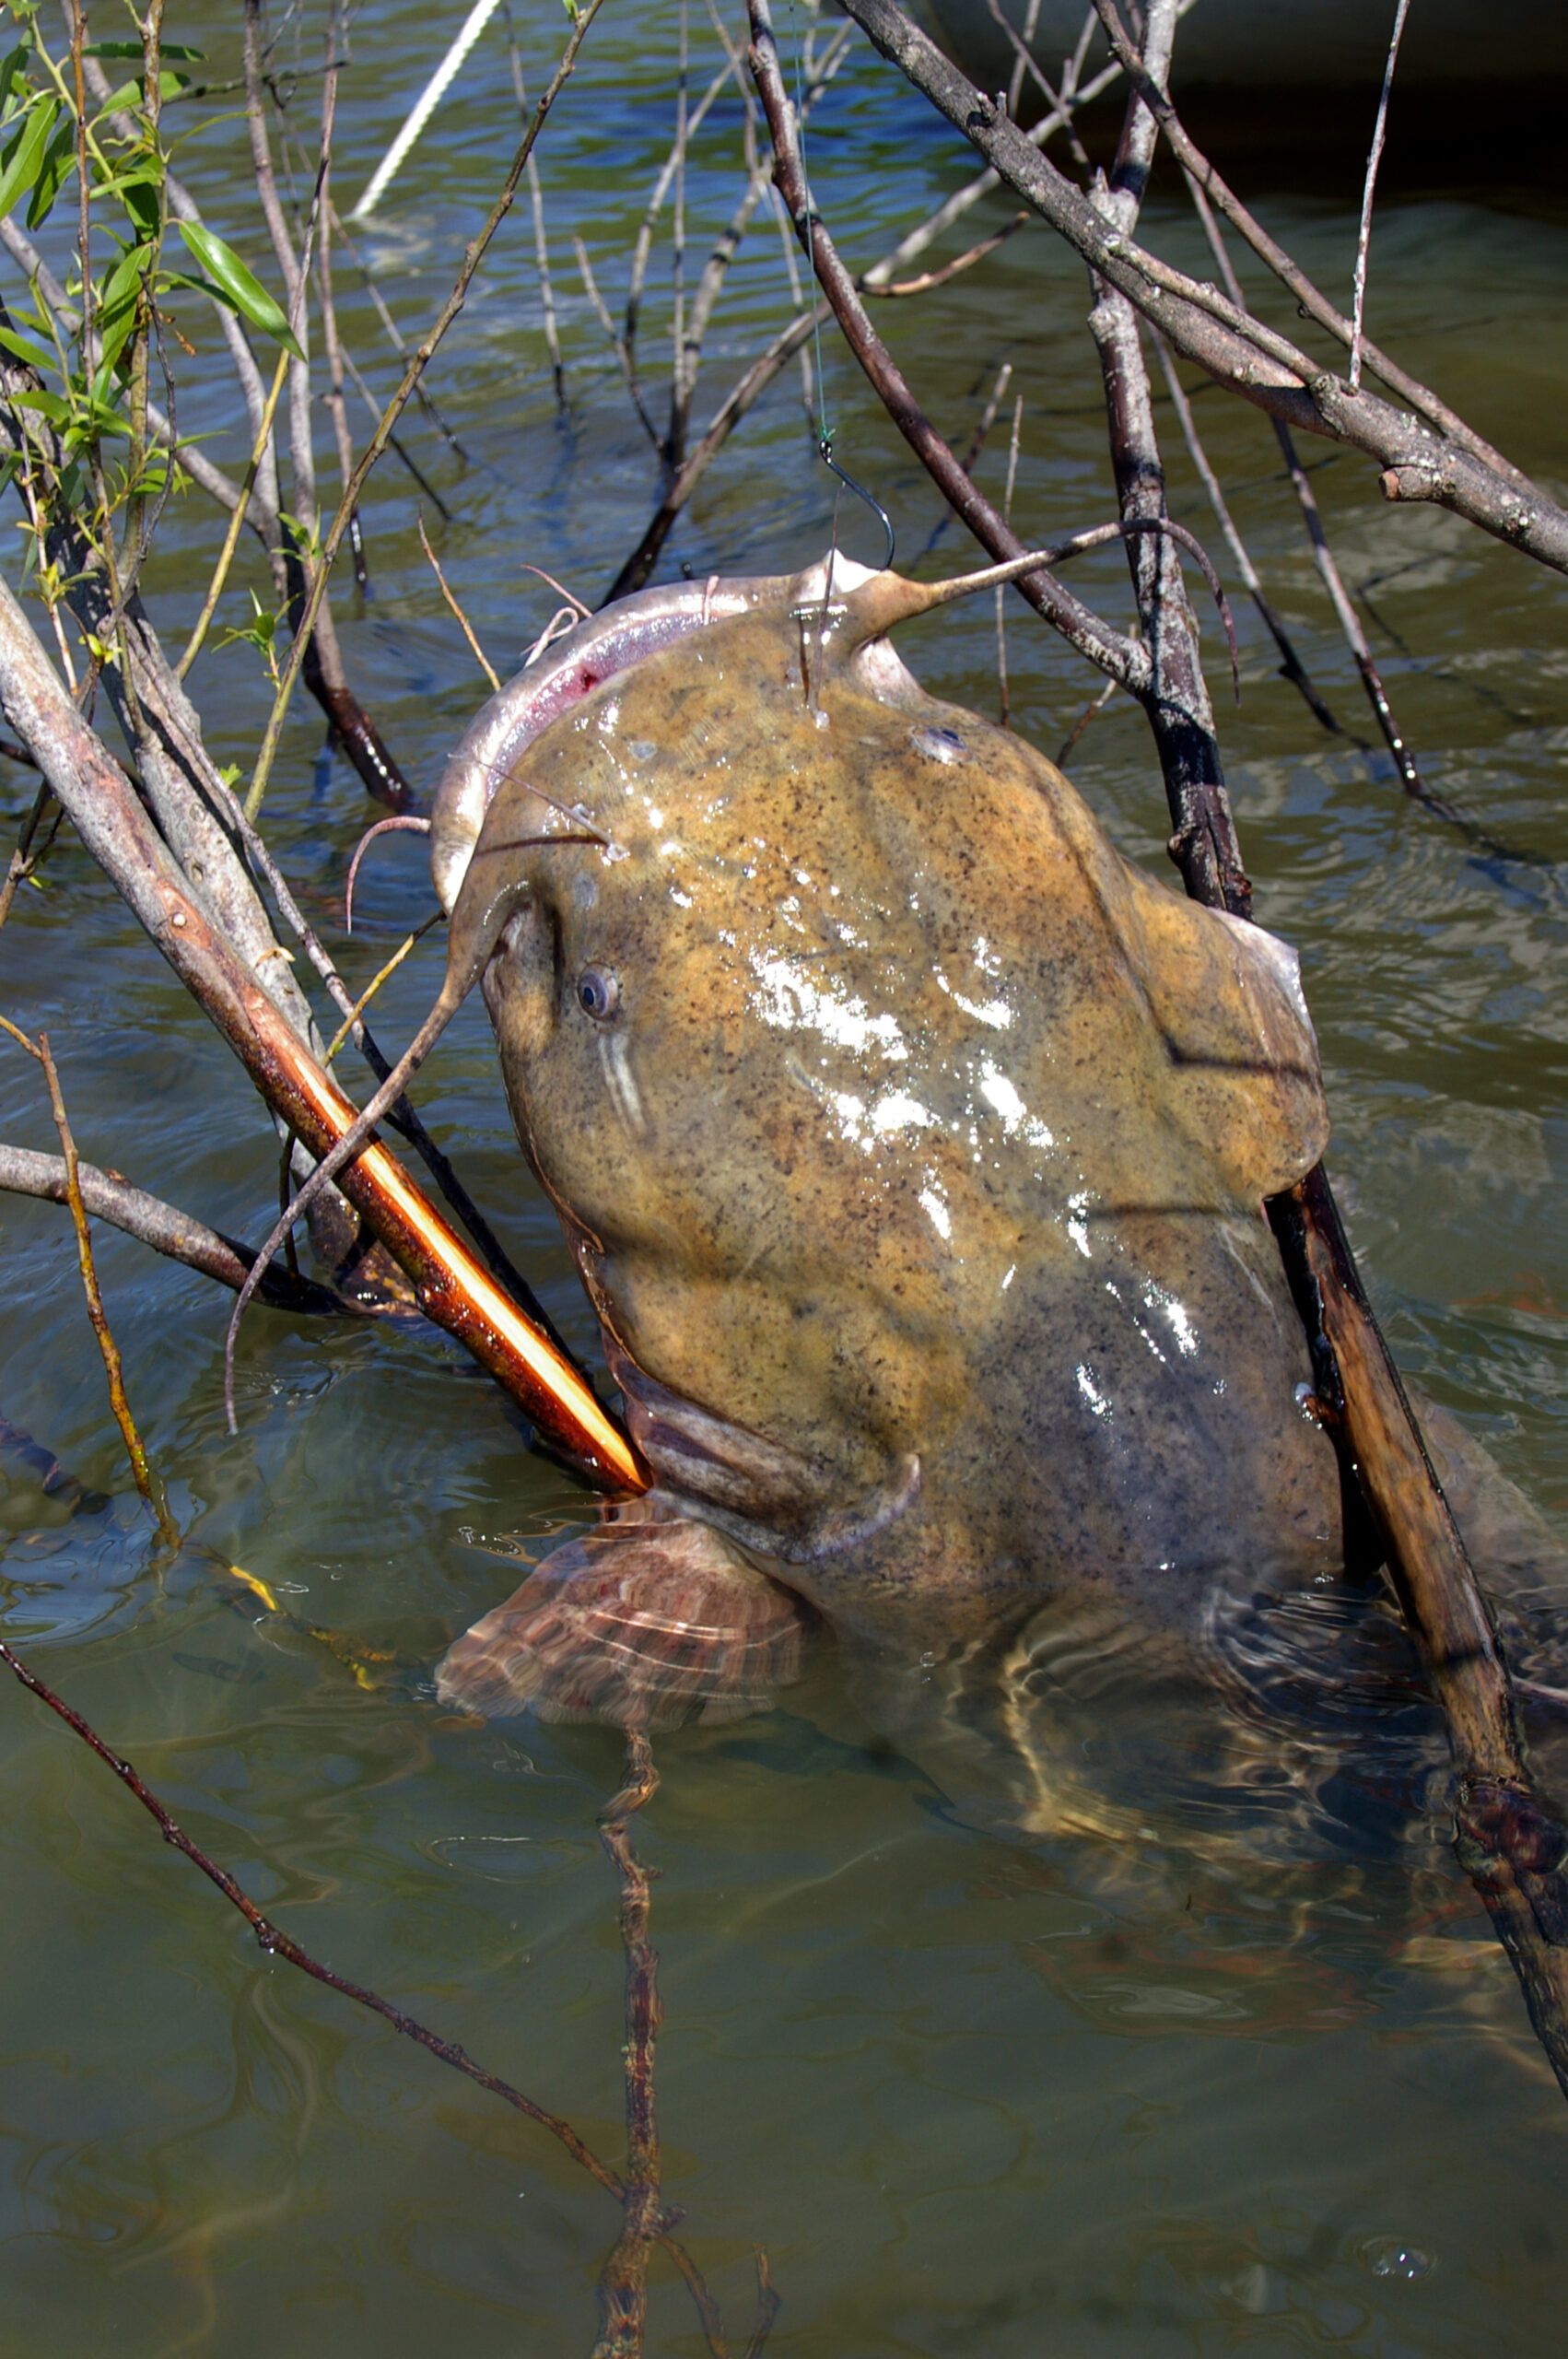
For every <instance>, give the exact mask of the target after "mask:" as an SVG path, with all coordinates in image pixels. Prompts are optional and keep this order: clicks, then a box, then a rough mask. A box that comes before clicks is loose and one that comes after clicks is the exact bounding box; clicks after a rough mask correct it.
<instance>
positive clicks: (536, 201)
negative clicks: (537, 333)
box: [501, 0, 567, 410]
mask: <svg viewBox="0 0 1568 2359" xmlns="http://www.w3.org/2000/svg"><path fill="white" fill-rule="evenodd" d="M501 15H502V17H503V18H505V20H506V28H507V59H508V63H509V65H510V67H511V77H512V91H513V94H514V95H515V97H516V99H517V111H518V114H519V116H520V117H521V120H522V122H523V123H527V121H528V86H527V84H526V83H525V82H524V80H523V78H522V56H521V52H520V51H519V49H518V45H517V30H516V28H515V27H514V25H513V23H512V12H511V6H510V0H501ZM528 202H529V206H530V209H531V210H532V215H533V259H534V264H535V266H536V267H537V269H538V272H539V299H540V303H541V305H542V306H543V309H544V344H545V348H546V350H547V351H548V352H549V355H550V371H551V374H552V376H553V377H554V378H555V381H556V406H557V408H559V409H563V410H564V409H565V407H566V405H567V372H566V370H565V368H564V367H563V365H562V361H561V337H560V331H559V329H558V328H557V327H556V292H555V288H553V287H552V285H551V283H550V246H549V241H548V239H547V238H546V237H545V234H544V189H543V188H542V186H541V185H540V181H539V158H538V157H537V156H530V158H529V159H528Z"/></svg>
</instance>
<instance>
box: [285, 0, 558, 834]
mask: <svg viewBox="0 0 1568 2359" xmlns="http://www.w3.org/2000/svg"><path fill="white" fill-rule="evenodd" d="M603 6H604V0H582V5H581V6H579V10H578V15H577V18H576V20H575V22H574V23H573V26H572V30H571V37H570V39H569V40H568V42H567V45H566V48H565V49H564V50H563V52H562V53H561V59H560V63H559V64H558V65H557V66H556V71H555V73H554V75H553V76H551V78H550V82H549V84H548V86H547V88H545V90H544V96H543V97H542V98H541V99H540V100H539V103H538V105H537V106H536V107H535V108H534V110H533V113H532V117H531V119H530V122H529V126H528V129H527V131H526V133H525V134H524V135H523V139H522V144H521V147H519V149H518V152H517V154H516V155H515V156H514V157H513V158H512V161H511V165H510V168H509V170H508V173H507V176H506V179H505V180H504V181H503V182H502V183H501V192H500V194H499V195H498V196H497V199H496V201H495V203H494V205H492V206H491V207H490V210H489V212H488V214H487V215H486V218H485V221H484V224H483V226H482V227H481V229H479V231H478V234H477V235H476V236H475V237H474V238H472V239H471V240H470V241H469V243H468V245H467V246H466V247H465V248H464V250H463V257H462V267H461V268H460V270H459V272H458V275H457V278H456V281H455V283H454V285H453V287H452V289H451V293H450V294H449V296H448V297H447V299H446V301H445V302H444V303H443V304H442V306H441V308H440V311H439V312H438V314H437V316H436V320H435V323H434V324H433V326H432V327H431V328H430V329H429V330H428V331H427V334H426V335H425V336H424V338H423V339H422V341H421V342H420V343H419V344H418V345H417V346H415V350H414V352H413V353H412V354H411V356H410V358H409V361H408V365H407V367H406V368H405V369H404V372H403V377H402V381H400V383H399V385H398V388H397V391H396V392H395V393H393V395H392V400H391V401H390V402H389V403H388V404H387V406H386V409H385V410H384V411H383V413H382V416H381V421H380V425H379V426H378V427H377V428H376V430H375V432H374V433H373V434H372V435H371V437H370V440H369V442H368V443H367V445H366V447H365V449H364V450H363V451H362V452H360V455H359V462H358V464H357V466H356V468H355V470H354V473H353V475H351V476H350V478H349V481H348V484H347V486H346V487H345V491H344V496H343V499H342V500H341V501H340V503H339V506H338V511H337V514H336V515H335V516H334V517H333V521H332V524H331V526H330V528H329V530H328V532H327V536H326V539H325V541H324V542H323V543H322V556H321V562H320V564H319V565H318V566H317V567H316V568H315V574H314V580H313V581H312V582H311V586H310V596H309V597H308V599H307V600H306V603H305V611H304V613H303V615H302V616H300V619H299V624H298V628H297V629H296V633H295V640H294V644H293V646H292V647H291V648H290V650H289V651H288V657H287V662H286V663H285V665H284V669H283V675H282V678H281V679H280V681H279V683H278V688H277V694H276V695H275V698H273V709H272V711H271V713H270V714H269V715H268V718H267V725H266V730H265V733H264V734H263V739H262V744H261V749H260V751H259V753H258V754H257V757H256V767H255V769H254V771H253V772H252V779H251V788H250V792H249V793H248V794H247V795H246V798H245V808H246V810H247V812H248V813H249V815H250V816H251V817H252V819H253V818H254V817H255V815H256V813H257V811H258V810H259V809H260V808H261V804H262V798H263V795H264V794H265V792H266V788H267V780H268V779H269V778H270V777H271V775H272V766H273V763H274V761H275V758H276V755H277V747H278V741H279V739H280V737H281V736H282V734H283V724H284V722H285V721H286V719H287V714H288V707H289V703H290V700H291V699H292V697H293V694H294V685H295V682H296V681H297V680H298V676H299V671H300V666H301V664H302V663H303V660H304V645H305V641H306V639H307V637H308V635H309V633H310V629H311V628H313V626H314V623H315V619H316V614H317V611H318V609H319V608H320V605H321V602H322V598H323V597H324V596H325V594H326V585H327V580H328V577H329V575H330V574H331V572H332V565H333V558H334V557H336V555H337V552H338V549H339V547H340V546H341V544H342V541H343V536H344V534H345V532H346V531H347V529H348V520H349V517H350V516H351V515H352V514H353V512H354V510H355V508H356V506H357V503H358V499H359V494H360V492H361V490H362V489H363V487H364V485H365V481H366V478H367V477H368V475H369V473H370V470H371V468H372V467H373V466H374V465H375V464H376V462H377V460H378V459H379V458H380V455H381V453H382V452H383V451H384V450H385V449H386V447H387V442H388V440H389V438H390V437H391V435H392V429H393V428H394V427H395V426H396V424H397V421H398V419H399V418H400V417H402V416H403V413H404V410H405V409H406V407H407V406H408V403H409V401H410V399H411V398H412V396H413V393H414V389H415V385H416V384H417V383H418V381H419V380H420V378H421V377H422V376H423V375H424V373H425V370H427V367H428V366H429V363H430V358H431V356H432V354H433V353H434V352H435V351H436V349H437V347H438V346H439V344H440V342H441V339H442V338H443V337H444V336H445V334H446V333H447V330H448V329H449V328H450V327H451V323H452V322H453V320H455V319H456V317H457V315H458V313H459V312H460V311H462V306H463V304H464V302H465V300H466V299H467V296H468V290H469V288H470V287H471V286H472V285H473V283H474V273H475V271H477V269H478V267H479V264H480V263H481V262H482V261H483V260H484V257H485V254H486V252H487V250H488V248H489V244H490V241H491V239H492V238H493V237H494V236H495V234H496V232H497V229H499V228H500V226H501V223H502V222H503V221H504V220H505V219H506V217H507V215H508V214H509V212H510V211H511V207H512V203H513V200H514V199H515V197H516V195H517V191H518V184H519V182H521V179H522V175H523V170H524V168H525V167H526V165H527V162H528V158H529V157H530V156H531V155H532V152H533V143H534V141H535V140H536V139H537V138H538V136H539V134H540V132H541V131H542V130H543V129H544V121H545V118H546V116H547V115H548V114H549V111H550V109H551V108H552V107H553V106H554V104H555V102H556V97H557V95H558V94H559V92H560V90H561V88H562V87H563V86H564V84H565V83H566V82H567V81H568V78H569V76H570V75H571V72H572V69H573V67H574V66H575V65H576V64H577V60H578V53H579V51H580V49H581V47H582V44H583V42H584V41H586V40H587V38H588V35H589V32H590V30H591V27H592V25H593V21H594V19H595V18H596V17H597V16H598V14H599V11H600V9H601V8H602V7H603Z"/></svg>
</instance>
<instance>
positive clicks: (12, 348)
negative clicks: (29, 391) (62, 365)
mask: <svg viewBox="0 0 1568 2359" xmlns="http://www.w3.org/2000/svg"><path fill="white" fill-rule="evenodd" d="M0 349H3V350H5V351H6V352H8V353H10V354H11V356H12V358H14V359H17V360H25V361H26V362H27V365H28V367H29V369H36V370H38V372H39V374H40V376H47V375H48V374H49V371H50V370H52V369H53V366H54V355H53V353H52V352H46V351H45V350H44V348H43V346H42V345H41V344H34V343H33V341H32V339H31V337H30V336H25V335H18V334H17V331H16V329H15V328H6V327H0Z"/></svg>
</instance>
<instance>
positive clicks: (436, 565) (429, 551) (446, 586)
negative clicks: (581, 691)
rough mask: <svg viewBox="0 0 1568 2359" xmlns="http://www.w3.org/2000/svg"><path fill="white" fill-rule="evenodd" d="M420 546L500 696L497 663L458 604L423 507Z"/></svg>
mask: <svg viewBox="0 0 1568 2359" xmlns="http://www.w3.org/2000/svg"><path fill="white" fill-rule="evenodd" d="M419 546H420V547H421V548H422V549H423V550H424V552H425V555H426V556H427V558H428V559H429V561H430V570H431V572H432V573H433V574H434V575H435V577H436V579H437V581H439V583H440V585H441V595H442V597H443V598H444V599H445V600H446V602H447V604H448V605H449V606H450V607H451V610H452V612H453V614H454V615H455V616H457V619H458V622H459V624H460V625H461V626H462V635H463V637H464V639H465V640H467V641H468V644H469V646H470V647H471V648H472V649H473V651H474V662H475V663H477V664H478V666H479V669H480V670H481V671H482V672H483V673H484V675H485V677H486V679H487V680H488V681H489V683H490V694H491V695H492V696H498V695H499V694H500V688H501V675H500V674H499V673H498V672H497V669H496V667H495V665H494V664H493V663H491V661H490V659H489V657H488V656H487V655H486V652H485V650H484V649H483V648H482V647H481V646H480V644H479V641H478V640H477V639H476V638H475V637H474V626H473V624H472V623H471V622H470V621H469V619H468V616H466V615H465V614H464V613H463V611H462V607H461V606H460V605H459V604H458V602H457V593H456V592H455V591H454V590H453V589H452V586H451V582H449V581H448V580H447V577H446V575H445V574H444V573H443V572H442V571H441V561H440V558H439V557H438V556H437V555H436V552H435V550H434V549H433V548H432V547H431V546H430V536H429V534H427V532H426V530H425V511H424V510H423V509H421V510H420V511H419Z"/></svg>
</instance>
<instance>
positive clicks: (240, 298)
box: [179, 221, 305, 360]
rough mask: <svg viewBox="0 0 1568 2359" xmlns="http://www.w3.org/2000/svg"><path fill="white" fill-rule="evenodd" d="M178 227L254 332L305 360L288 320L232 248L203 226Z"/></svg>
mask: <svg viewBox="0 0 1568 2359" xmlns="http://www.w3.org/2000/svg"><path fill="white" fill-rule="evenodd" d="M179 227H180V235H181V237H182V238H183V239H184V241H185V243H186V244H187V246H189V248H190V250H191V252H193V254H194V255H195V257H196V260H197V261H198V262H199V263H200V264H202V267H203V268H204V269H205V271H206V272H207V273H208V275H209V276H210V277H211V278H212V280H213V282H214V285H215V287H216V290H217V292H218V293H219V294H220V295H221V296H222V297H223V299H224V300H225V301H226V302H228V303H229V304H231V305H232V306H233V308H234V310H235V311H238V312H239V313H240V317H241V318H242V319H246V320H249V321H250V323H251V325H252V327H253V328H260V329H261V331H262V334H263V335H270V336H271V337H272V339H273V342H274V343H275V344H281V345H282V346H283V348H284V350H285V352H290V353H292V354H293V356H294V358H295V359H296V360H303V359H304V358H305V355H304V354H303V352H301V350H300V349H299V346H298V342H297V341H296V338H295V336H294V333H293V331H292V329H291V328H290V327H289V324H288V322H287V319H286V318H285V317H284V315H283V313H282V311H279V309H278V307H277V305H276V304H275V302H274V301H273V299H272V297H271V296H270V295H269V294H268V293H267V290H266V288H264V287H263V285H262V282H261V280H260V279H259V278H257V277H256V276H255V275H254V273H253V272H252V271H250V270H248V269H247V268H246V266H245V264H243V263H242V262H241V261H240V257H239V255H238V254H237V253H236V252H235V251H234V249H233V247H232V246H228V245H225V243H224V241H223V240H222V239H221V238H218V237H215V236H214V234H213V232H212V231H211V230H210V229H205V228H204V227H203V226H202V224H201V223H200V222H197V221H181V223H180V225H179Z"/></svg>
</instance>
